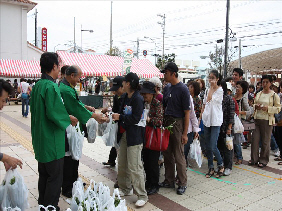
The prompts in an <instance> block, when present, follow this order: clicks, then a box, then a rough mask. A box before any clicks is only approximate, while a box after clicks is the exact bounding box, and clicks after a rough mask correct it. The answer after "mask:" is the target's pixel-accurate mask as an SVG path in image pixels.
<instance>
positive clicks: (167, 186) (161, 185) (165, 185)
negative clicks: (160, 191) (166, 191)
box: [159, 181, 175, 188]
mask: <svg viewBox="0 0 282 211" xmlns="http://www.w3.org/2000/svg"><path fill="white" fill-rule="evenodd" d="M159 186H160V187H161V188H174V187H175V186H174V184H168V183H167V182H165V181H164V182H161V183H159Z"/></svg>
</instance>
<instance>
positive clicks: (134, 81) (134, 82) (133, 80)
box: [124, 72, 139, 87]
mask: <svg viewBox="0 0 282 211" xmlns="http://www.w3.org/2000/svg"><path fill="white" fill-rule="evenodd" d="M124 80H125V81H126V82H130V86H131V87H137V86H138V84H139V77H138V76H137V75H136V73H132V72H130V73H127V75H126V76H125V77H124Z"/></svg>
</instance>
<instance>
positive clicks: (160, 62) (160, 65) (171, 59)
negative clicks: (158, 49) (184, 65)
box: [156, 53, 176, 69]
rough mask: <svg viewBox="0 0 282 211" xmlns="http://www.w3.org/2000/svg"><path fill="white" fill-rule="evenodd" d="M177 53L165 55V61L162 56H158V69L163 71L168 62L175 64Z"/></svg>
mask: <svg viewBox="0 0 282 211" xmlns="http://www.w3.org/2000/svg"><path fill="white" fill-rule="evenodd" d="M175 56H176V55H175V53H172V54H165V55H164V60H162V56H161V55H159V54H158V55H157V57H158V58H157V64H156V67H157V68H159V69H163V68H164V65H165V64H166V63H168V62H175Z"/></svg>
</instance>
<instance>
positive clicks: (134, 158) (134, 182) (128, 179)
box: [118, 132, 148, 201]
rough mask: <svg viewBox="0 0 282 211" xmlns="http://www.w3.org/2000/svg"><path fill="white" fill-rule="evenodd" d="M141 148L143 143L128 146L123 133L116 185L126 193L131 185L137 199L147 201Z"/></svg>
mask: <svg viewBox="0 0 282 211" xmlns="http://www.w3.org/2000/svg"><path fill="white" fill-rule="evenodd" d="M142 148H143V144H140V145H135V146H130V147H128V146H127V141H126V132H125V133H123V135H122V137H121V140H120V148H119V155H118V185H119V187H120V189H121V190H122V191H123V192H124V193H125V194H128V193H129V192H130V190H131V189H132V186H133V188H134V190H135V191H136V193H137V196H138V200H144V201H148V196H147V192H146V190H145V179H144V168H143V163H142V161H141V151H142Z"/></svg>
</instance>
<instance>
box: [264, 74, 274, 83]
mask: <svg viewBox="0 0 282 211" xmlns="http://www.w3.org/2000/svg"><path fill="white" fill-rule="evenodd" d="M264 79H268V80H269V82H270V83H272V81H273V78H272V76H271V75H262V77H261V82H262V81H263V80H264Z"/></svg>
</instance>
